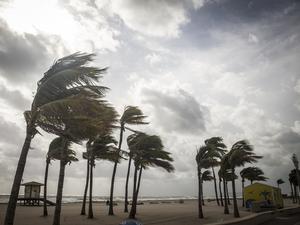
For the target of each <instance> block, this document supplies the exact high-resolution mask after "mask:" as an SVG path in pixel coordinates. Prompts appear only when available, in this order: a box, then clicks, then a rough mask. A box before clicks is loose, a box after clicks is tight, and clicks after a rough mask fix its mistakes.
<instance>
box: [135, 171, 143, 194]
mask: <svg viewBox="0 0 300 225" xmlns="http://www.w3.org/2000/svg"><path fill="white" fill-rule="evenodd" d="M142 172H143V168H142V167H141V168H140V172H139V179H138V183H137V188H136V197H137V198H138V196H139V191H140V186H141V178H142Z"/></svg>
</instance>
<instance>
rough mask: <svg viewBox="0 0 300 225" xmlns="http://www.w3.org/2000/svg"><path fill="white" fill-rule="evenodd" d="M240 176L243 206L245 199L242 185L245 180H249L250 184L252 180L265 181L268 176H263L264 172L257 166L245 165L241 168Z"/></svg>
mask: <svg viewBox="0 0 300 225" xmlns="http://www.w3.org/2000/svg"><path fill="white" fill-rule="evenodd" d="M240 175H241V178H242V195H243V197H242V198H243V207H244V206H245V200H244V187H245V180H246V179H247V180H249V181H250V182H251V184H252V183H253V181H265V180H267V179H268V178H267V177H265V176H263V175H264V172H263V171H262V170H261V169H260V168H259V167H254V166H252V167H246V168H244V169H242V170H241V172H240Z"/></svg>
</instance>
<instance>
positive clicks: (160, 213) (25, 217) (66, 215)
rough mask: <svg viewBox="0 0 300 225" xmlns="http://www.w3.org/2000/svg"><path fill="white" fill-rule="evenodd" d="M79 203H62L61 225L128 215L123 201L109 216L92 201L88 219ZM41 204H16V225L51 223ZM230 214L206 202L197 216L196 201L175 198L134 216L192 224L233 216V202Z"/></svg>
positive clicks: (110, 223) (159, 224)
mask: <svg viewBox="0 0 300 225" xmlns="http://www.w3.org/2000/svg"><path fill="white" fill-rule="evenodd" d="M80 209H81V204H80V203H68V204H64V205H63V206H62V216H61V224H62V225H88V224H90V225H92V224H97V225H118V224H119V223H120V222H121V221H122V220H124V219H126V218H127V215H128V214H126V213H124V212H123V204H122V203H119V204H118V205H117V206H115V216H108V215H107V212H108V208H107V206H106V205H105V204H104V203H95V204H94V216H95V218H94V219H87V217H86V216H81V215H79V214H80ZM5 210H6V205H5V204H2V205H0V220H1V223H3V220H4V213H5ZM42 210H43V209H42V207H37V206H35V207H25V206H18V207H17V211H16V218H15V225H33V224H39V225H50V224H52V219H53V211H54V207H53V206H50V207H49V214H50V215H49V216H48V217H46V218H45V217H42V216H41V215H42ZM230 212H231V213H230V215H224V214H223V207H218V206H217V205H216V203H215V202H209V203H208V202H206V206H204V215H205V219H201V220H200V219H198V217H197V201H196V200H188V201H185V202H184V203H183V204H180V203H178V201H177V202H174V201H170V202H157V204H150V202H145V203H144V205H139V206H138V214H137V218H138V220H139V221H141V222H142V223H143V224H144V225H147V224H149V225H150V224H155V225H182V224H184V225H194V224H207V223H213V222H221V221H227V220H232V219H233V214H232V205H231V206H230ZM240 214H241V217H244V216H246V215H249V214H251V213H250V212H248V211H246V210H245V209H244V208H240Z"/></svg>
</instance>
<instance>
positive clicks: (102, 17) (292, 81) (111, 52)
mask: <svg viewBox="0 0 300 225" xmlns="http://www.w3.org/2000/svg"><path fill="white" fill-rule="evenodd" d="M299 11H300V2H299V1H297V0H254V1H250V0H151V1H150V0H114V1H112V0H85V1H81V0H72V1H71V0H47V1H40V0H26V1H24V0H1V1H0V194H5V193H9V192H10V187H11V184H12V177H13V175H14V172H15V169H16V164H17V159H18V157H19V154H20V150H21V147H22V144H23V140H24V134H25V130H24V127H25V125H24V119H23V115H22V113H23V111H24V110H25V109H29V107H30V103H31V101H32V96H33V94H34V92H35V90H36V82H37V81H38V80H39V79H40V78H41V76H42V74H43V73H44V72H45V71H46V70H47V69H48V68H49V67H50V66H51V65H52V63H53V61H54V60H55V59H58V58H60V57H62V56H65V55H68V54H71V53H73V52H76V51H84V52H94V53H97V57H96V60H95V64H96V65H97V66H99V67H104V66H109V71H108V73H107V74H106V75H105V78H104V79H103V83H104V84H105V85H106V86H108V87H110V88H111V91H110V92H109V94H108V96H107V98H108V100H109V101H110V102H111V103H112V104H113V105H114V106H115V107H116V109H117V110H118V111H119V112H120V113H121V112H122V110H123V108H124V106H125V105H138V106H139V107H140V108H141V109H142V110H143V111H144V112H145V114H146V115H148V116H149V118H148V120H149V121H150V122H151V123H150V125H148V126H146V127H138V128H136V127H135V129H141V130H145V131H147V132H149V133H151V134H158V135H160V136H161V137H162V139H163V142H164V145H165V148H166V150H168V151H170V152H172V153H173V157H174V160H175V161H174V165H175V168H176V172H175V173H172V174H167V173H165V172H164V171H162V170H159V169H151V170H149V171H146V172H145V173H144V177H143V184H142V186H141V195H144V196H166V195H172V196H182V195H184V196H195V195H196V193H197V180H196V165H195V159H194V158H195V153H196V146H200V145H202V144H203V141H204V140H205V139H206V138H209V137H211V136H222V137H223V138H224V141H225V143H226V145H227V146H228V147H229V148H230V147H231V145H232V144H233V143H234V142H235V141H238V140H240V139H244V138H246V139H248V140H249V141H250V142H251V144H253V145H254V146H255V151H256V152H257V154H260V155H263V156H264V158H263V159H262V160H261V161H260V162H259V164H258V165H259V166H260V167H261V168H262V169H263V170H264V171H265V174H266V176H267V177H269V178H270V179H269V183H271V184H275V181H276V180H277V179H279V178H282V179H283V180H285V181H286V182H287V178H286V177H287V174H288V172H289V171H290V170H291V169H292V165H291V161H290V156H291V154H292V153H294V152H295V153H297V154H298V156H299V157H300V63H299V58H300V22H299V21H300V13H299ZM126 135H128V134H126ZM52 138H53V136H51V135H48V134H46V133H43V136H36V138H35V139H34V141H33V143H32V149H31V150H30V153H29V156H28V161H27V165H26V169H25V173H24V181H31V180H36V181H40V182H42V181H43V174H44V167H45V155H46V152H47V150H48V145H49V143H50V141H51V139H52ZM74 148H76V150H77V152H78V156H79V158H81V151H82V150H84V148H83V147H81V146H74ZM123 148H125V149H126V145H124V146H123ZM112 166H113V165H112V164H111V163H108V162H102V161H100V162H98V163H97V166H96V170H95V176H96V182H95V189H94V190H95V194H96V195H108V193H109V182H110V176H111V173H112ZM126 166H127V162H123V163H122V164H121V165H120V166H119V169H118V174H117V176H118V177H117V183H116V195H123V192H124V180H125V179H124V176H125V171H126ZM58 167H59V164H58V162H53V163H52V166H51V168H50V178H49V179H50V180H49V185H50V187H49V192H50V194H55V192H56V184H57V177H58ZM66 176H67V177H66V181H65V190H64V193H65V194H66V195H80V194H81V193H82V192H83V188H84V179H85V162H84V161H83V160H80V162H78V163H74V164H72V165H71V166H69V167H67V172H66ZM283 188H284V192H286V193H287V192H288V190H289V186H288V185H287V184H285V185H283ZM211 190H212V184H205V193H207V195H211V194H212V193H211V192H210V191H211Z"/></svg>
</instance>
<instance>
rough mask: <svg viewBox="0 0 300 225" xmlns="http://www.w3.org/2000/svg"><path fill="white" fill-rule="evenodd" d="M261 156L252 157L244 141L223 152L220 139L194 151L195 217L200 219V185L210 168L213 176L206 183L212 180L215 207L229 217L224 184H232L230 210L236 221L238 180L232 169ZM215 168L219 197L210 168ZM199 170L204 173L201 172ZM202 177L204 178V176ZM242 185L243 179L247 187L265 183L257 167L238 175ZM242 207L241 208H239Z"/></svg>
mask: <svg viewBox="0 0 300 225" xmlns="http://www.w3.org/2000/svg"><path fill="white" fill-rule="evenodd" d="M261 158H262V156H258V155H256V154H255V153H254V149H253V146H252V145H250V143H249V142H248V141H247V140H241V141H238V142H236V143H235V144H233V146H232V147H231V149H230V150H229V151H227V147H226V145H225V144H224V143H223V139H222V138H221V137H212V138H209V139H207V140H205V141H204V145H203V146H201V147H199V148H198V149H197V154H196V162H197V171H198V186H199V189H198V190H199V193H198V217H199V218H204V215H203V209H202V205H203V202H204V200H203V187H202V185H203V181H205V180H204V177H206V176H207V174H210V172H208V170H207V169H209V168H211V170H212V174H213V176H211V177H210V178H209V179H207V180H214V187H215V195H216V201H217V204H218V205H221V206H224V214H229V208H228V204H230V201H229V195H228V187H227V183H228V182H231V183H232V194H233V209H234V216H235V217H239V216H240V215H239V210H238V205H237V196H236V187H235V180H236V179H237V178H238V176H237V175H236V172H235V170H236V168H237V167H241V166H244V165H245V164H246V163H255V162H257V161H258V159H261ZM215 167H219V171H218V176H219V194H220V199H219V196H218V190H217V180H216V176H215V171H214V168H215ZM202 169H206V170H204V171H202ZM204 174H205V175H204ZM240 175H241V177H242V185H243V186H244V182H245V179H247V180H249V181H250V182H251V183H252V182H253V181H254V180H266V179H267V178H266V177H264V176H263V175H264V173H263V172H262V170H261V169H259V168H258V167H248V168H244V169H243V170H242V171H241V173H240ZM222 182H223V194H222ZM243 206H244V205H243Z"/></svg>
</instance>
